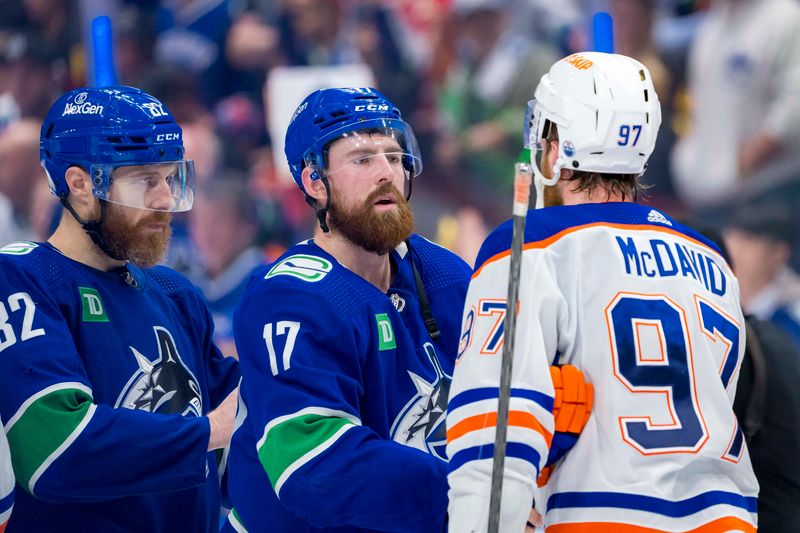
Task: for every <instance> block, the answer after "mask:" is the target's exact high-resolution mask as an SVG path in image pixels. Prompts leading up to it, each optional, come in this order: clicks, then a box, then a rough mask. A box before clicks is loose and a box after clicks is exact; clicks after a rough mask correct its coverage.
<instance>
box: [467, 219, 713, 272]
mask: <svg viewBox="0 0 800 533" xmlns="http://www.w3.org/2000/svg"><path fill="white" fill-rule="evenodd" d="M595 227H607V228H615V229H626V230H634V231H660V232H663V233H669V234H671V235H675V236H678V237H681V238H683V239H686V240H687V241H691V242H693V243H695V244H697V245H698V246H702V247H703V248H705V249H707V250H708V251H710V252H712V253H713V254H714V255H716V256H719V253H718V252H717V251H716V250H714V249H713V248H711V247H710V246H708V245H707V244H705V243H703V242H700V241H698V240H697V239H695V238H693V237H690V236H688V235H686V234H685V233H681V232H680V231H677V230H674V229H672V228H665V227H661V226H650V225H647V224H615V223H612V222H593V223H591V224H584V225H582V226H573V227H571V228H567V229H565V230H562V231H559V232H558V233H556V234H554V235H551V236H550V237H548V238H546V239H542V240H541V241H534V242H529V243H527V244H524V245H523V246H522V250H523V251H524V250H534V249H537V248H547V247H548V246H550V245H551V244H554V243H555V242H556V241H559V240H561V238H562V237H566V236H567V235H569V234H570V233H574V232H576V231H580V230H584V229H588V228H595ZM509 255H511V250H504V251H502V252H500V253H498V254H495V255H493V256H492V257H490V258H489V259H487V260H486V261H484V263H483V264H482V265H481V266H480V268H478V270H476V271H475V272H474V273H473V274H472V279H475V278H476V277H478V275H479V274H480V273H481V271H482V270H483V267H485V266H486V265H488V264H490V263H494V262H496V261H499V260H501V259H503V258H504V257H508V256H509Z"/></svg>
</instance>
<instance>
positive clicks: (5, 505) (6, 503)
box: [0, 488, 14, 513]
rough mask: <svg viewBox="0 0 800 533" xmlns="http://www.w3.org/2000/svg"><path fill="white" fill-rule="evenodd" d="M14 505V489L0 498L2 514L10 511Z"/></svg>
mask: <svg viewBox="0 0 800 533" xmlns="http://www.w3.org/2000/svg"><path fill="white" fill-rule="evenodd" d="M13 505H14V489H13V488H12V489H11V492H9V493H8V494H7V495H6V496H4V497H3V498H0V513H4V512H6V511H8V510H9V509H11V507H12V506H13Z"/></svg>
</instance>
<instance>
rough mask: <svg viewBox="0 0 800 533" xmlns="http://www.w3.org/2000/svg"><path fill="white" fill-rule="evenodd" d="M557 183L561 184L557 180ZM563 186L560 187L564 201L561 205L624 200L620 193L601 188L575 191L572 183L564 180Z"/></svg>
mask: <svg viewBox="0 0 800 533" xmlns="http://www.w3.org/2000/svg"><path fill="white" fill-rule="evenodd" d="M559 184H561V183H560V182H559ZM564 185H565V186H564V187H562V188H561V198H562V200H563V202H564V204H563V205H579V204H603V203H607V202H624V201H626V200H625V199H624V198H623V197H622V195H621V194H619V193H611V194H609V192H608V191H607V190H606V189H604V188H602V187H594V188H593V189H591V190H584V191H576V190H574V184H573V183H571V182H565V183H564Z"/></svg>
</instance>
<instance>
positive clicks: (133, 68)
mask: <svg viewBox="0 0 800 533" xmlns="http://www.w3.org/2000/svg"><path fill="white" fill-rule="evenodd" d="M155 39H156V29H155V17H154V16H153V14H152V12H151V11H150V10H146V9H144V8H142V7H140V6H138V5H134V4H124V5H123V6H122V7H121V8H120V10H119V13H118V14H117V17H116V18H115V19H114V62H115V66H116V68H117V80H118V81H119V82H120V83H122V84H125V85H131V86H134V87H138V86H139V85H140V84H141V83H142V82H143V81H144V80H145V79H146V78H147V71H148V70H150V69H152V67H153V61H154V55H155V54H154V52H155V50H154V48H155V46H154V45H155Z"/></svg>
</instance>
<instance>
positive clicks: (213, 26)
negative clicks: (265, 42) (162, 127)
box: [155, 0, 237, 118]
mask: <svg viewBox="0 0 800 533" xmlns="http://www.w3.org/2000/svg"><path fill="white" fill-rule="evenodd" d="M236 6H237V2H233V1H231V0H216V1H212V2H208V1H205V0H175V1H172V2H162V3H161V4H160V5H159V7H158V8H157V10H156V33H157V36H156V43H155V57H156V61H157V62H158V63H160V64H161V65H165V66H180V67H181V68H182V69H185V71H186V72H187V73H188V74H190V75H191V76H192V77H193V78H194V79H195V80H196V82H197V84H198V86H199V89H200V93H201V95H202V98H203V101H204V102H205V103H206V105H208V106H212V105H213V104H214V103H215V102H217V101H218V100H219V99H221V98H222V97H224V96H226V95H227V94H228V92H229V81H230V80H229V79H228V77H227V75H228V73H229V70H228V65H227V63H226V60H225V39H226V35H227V32H228V28H229V27H230V25H231V21H232V20H233V15H234V14H235V13H236V12H237V9H236ZM165 103H167V104H169V103H168V102H165ZM176 118H177V115H176Z"/></svg>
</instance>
